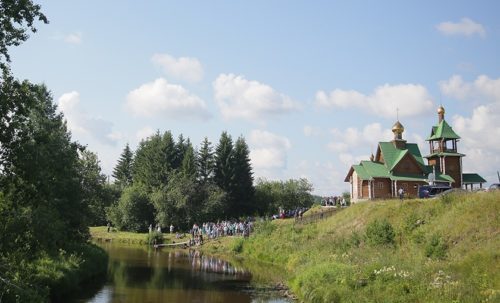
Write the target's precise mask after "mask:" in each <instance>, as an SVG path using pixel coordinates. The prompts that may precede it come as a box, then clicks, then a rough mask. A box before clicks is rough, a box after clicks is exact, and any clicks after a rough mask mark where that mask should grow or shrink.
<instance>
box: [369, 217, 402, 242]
mask: <svg viewBox="0 0 500 303" xmlns="http://www.w3.org/2000/svg"><path fill="white" fill-rule="evenodd" d="M395 236H396V234H395V232H394V228H393V227H392V225H391V223H389V222H388V221H387V220H386V219H382V220H378V219H375V221H373V222H371V223H370V224H368V226H367V228H366V239H367V241H368V243H370V244H372V245H390V244H394V239H395Z"/></svg>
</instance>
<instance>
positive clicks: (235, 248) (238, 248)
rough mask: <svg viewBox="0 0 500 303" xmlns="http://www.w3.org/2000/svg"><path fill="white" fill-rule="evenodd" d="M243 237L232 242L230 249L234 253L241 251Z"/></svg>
mask: <svg viewBox="0 0 500 303" xmlns="http://www.w3.org/2000/svg"><path fill="white" fill-rule="evenodd" d="M244 241H245V240H244V239H243V238H238V239H237V240H235V241H234V242H233V247H232V248H231V250H232V251H233V252H235V253H238V254H239V253H241V252H242V251H243V243H244Z"/></svg>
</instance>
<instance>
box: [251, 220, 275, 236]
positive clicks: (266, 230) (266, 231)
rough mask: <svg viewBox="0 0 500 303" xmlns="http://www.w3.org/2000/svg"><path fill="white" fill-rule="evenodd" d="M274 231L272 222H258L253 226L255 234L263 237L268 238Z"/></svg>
mask: <svg viewBox="0 0 500 303" xmlns="http://www.w3.org/2000/svg"><path fill="white" fill-rule="evenodd" d="M275 229H276V225H275V224H273V223H272V221H262V222H258V223H257V224H256V226H255V231H256V233H257V234H262V235H264V236H270V235H271V234H272V233H273V231H274V230H275Z"/></svg>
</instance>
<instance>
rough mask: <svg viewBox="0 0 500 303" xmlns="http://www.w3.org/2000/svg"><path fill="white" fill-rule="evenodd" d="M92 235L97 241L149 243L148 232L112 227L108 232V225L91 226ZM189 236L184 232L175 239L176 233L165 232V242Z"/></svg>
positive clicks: (182, 239) (185, 239) (181, 240)
mask: <svg viewBox="0 0 500 303" xmlns="http://www.w3.org/2000/svg"><path fill="white" fill-rule="evenodd" d="M90 236H91V237H92V240H93V241H95V242H116V243H123V244H148V233H135V232H126V231H117V230H116V229H114V228H112V230H111V232H108V228H107V227H106V226H95V227H90ZM188 239H189V238H188V236H187V235H186V234H183V237H182V238H181V239H175V234H170V233H163V243H173V242H184V241H187V240H188Z"/></svg>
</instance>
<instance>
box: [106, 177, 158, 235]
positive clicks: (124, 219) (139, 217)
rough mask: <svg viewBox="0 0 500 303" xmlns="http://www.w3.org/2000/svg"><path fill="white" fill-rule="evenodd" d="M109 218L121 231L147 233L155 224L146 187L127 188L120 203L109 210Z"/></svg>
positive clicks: (139, 185)
mask: <svg viewBox="0 0 500 303" xmlns="http://www.w3.org/2000/svg"><path fill="white" fill-rule="evenodd" d="M107 216H108V218H109V219H110V220H111V222H112V223H113V225H114V226H116V227H117V228H119V229H121V230H128V231H136V232H139V231H146V230H147V229H148V226H149V225H150V224H152V223H153V222H154V207H153V205H152V203H151V201H150V199H149V195H148V193H147V190H146V188H145V186H143V185H141V184H134V185H132V186H130V187H126V188H125V189H124V190H123V193H122V195H121V197H120V199H119V200H118V203H116V204H114V205H112V206H111V207H109V208H108V210H107Z"/></svg>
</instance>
